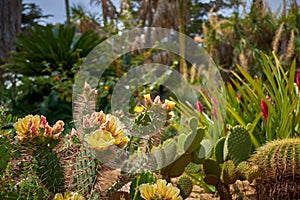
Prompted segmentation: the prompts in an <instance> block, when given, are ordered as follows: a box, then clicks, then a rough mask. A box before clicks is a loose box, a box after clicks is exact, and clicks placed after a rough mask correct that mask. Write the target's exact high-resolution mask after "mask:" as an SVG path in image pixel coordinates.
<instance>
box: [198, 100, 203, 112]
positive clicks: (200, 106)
mask: <svg viewBox="0 0 300 200" xmlns="http://www.w3.org/2000/svg"><path fill="white" fill-rule="evenodd" d="M197 110H198V111H199V112H201V113H203V106H202V104H201V102H200V101H197Z"/></svg>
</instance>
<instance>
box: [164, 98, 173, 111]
mask: <svg viewBox="0 0 300 200" xmlns="http://www.w3.org/2000/svg"><path fill="white" fill-rule="evenodd" d="M175 105H176V103H175V102H173V101H170V100H168V99H166V100H165V102H164V104H163V106H162V107H163V108H164V109H166V110H167V111H171V110H173V109H174V107H175Z"/></svg>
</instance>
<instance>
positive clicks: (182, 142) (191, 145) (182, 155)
mask: <svg viewBox="0 0 300 200" xmlns="http://www.w3.org/2000/svg"><path fill="white" fill-rule="evenodd" d="M189 127H190V130H191V132H190V134H188V135H186V134H184V133H182V134H180V135H179V136H177V138H175V139H172V140H166V141H165V142H164V143H163V144H162V145H160V146H158V147H155V148H153V149H152V152H153V154H154V157H155V160H156V163H157V166H158V169H161V174H162V175H163V177H164V178H165V179H167V180H168V179H169V178H172V177H178V176H180V175H182V173H184V171H185V168H186V166H187V165H188V164H189V163H190V162H191V161H192V156H193V153H194V152H195V151H199V148H200V147H201V144H202V143H201V141H202V140H203V138H204V136H205V130H204V128H199V127H198V121H197V119H196V118H191V119H190V121H189ZM166 161H167V162H166ZM161 167H162V168H161Z"/></svg>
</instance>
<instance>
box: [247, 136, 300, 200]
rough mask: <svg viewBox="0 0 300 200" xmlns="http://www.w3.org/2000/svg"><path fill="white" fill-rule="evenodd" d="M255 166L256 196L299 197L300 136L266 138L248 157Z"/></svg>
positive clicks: (268, 197) (261, 197)
mask: <svg viewBox="0 0 300 200" xmlns="http://www.w3.org/2000/svg"><path fill="white" fill-rule="evenodd" d="M249 161H250V166H254V167H257V168H258V172H259V174H258V176H257V178H256V179H255V183H256V184H255V186H256V190H257V194H258V196H259V199H299V198H300V185H299V182H300V138H289V139H282V140H276V141H272V142H269V143H267V144H265V145H264V146H262V147H260V148H259V149H258V150H257V152H256V153H255V154H254V155H253V156H252V157H251V158H250V159H249Z"/></svg>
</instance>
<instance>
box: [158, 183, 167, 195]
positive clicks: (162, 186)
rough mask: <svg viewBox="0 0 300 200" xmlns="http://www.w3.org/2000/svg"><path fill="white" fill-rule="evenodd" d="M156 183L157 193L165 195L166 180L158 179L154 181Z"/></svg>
mask: <svg viewBox="0 0 300 200" xmlns="http://www.w3.org/2000/svg"><path fill="white" fill-rule="evenodd" d="M156 184H157V193H159V194H161V195H162V196H165V195H166V192H167V181H166V180H162V179H158V180H157V181H156Z"/></svg>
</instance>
